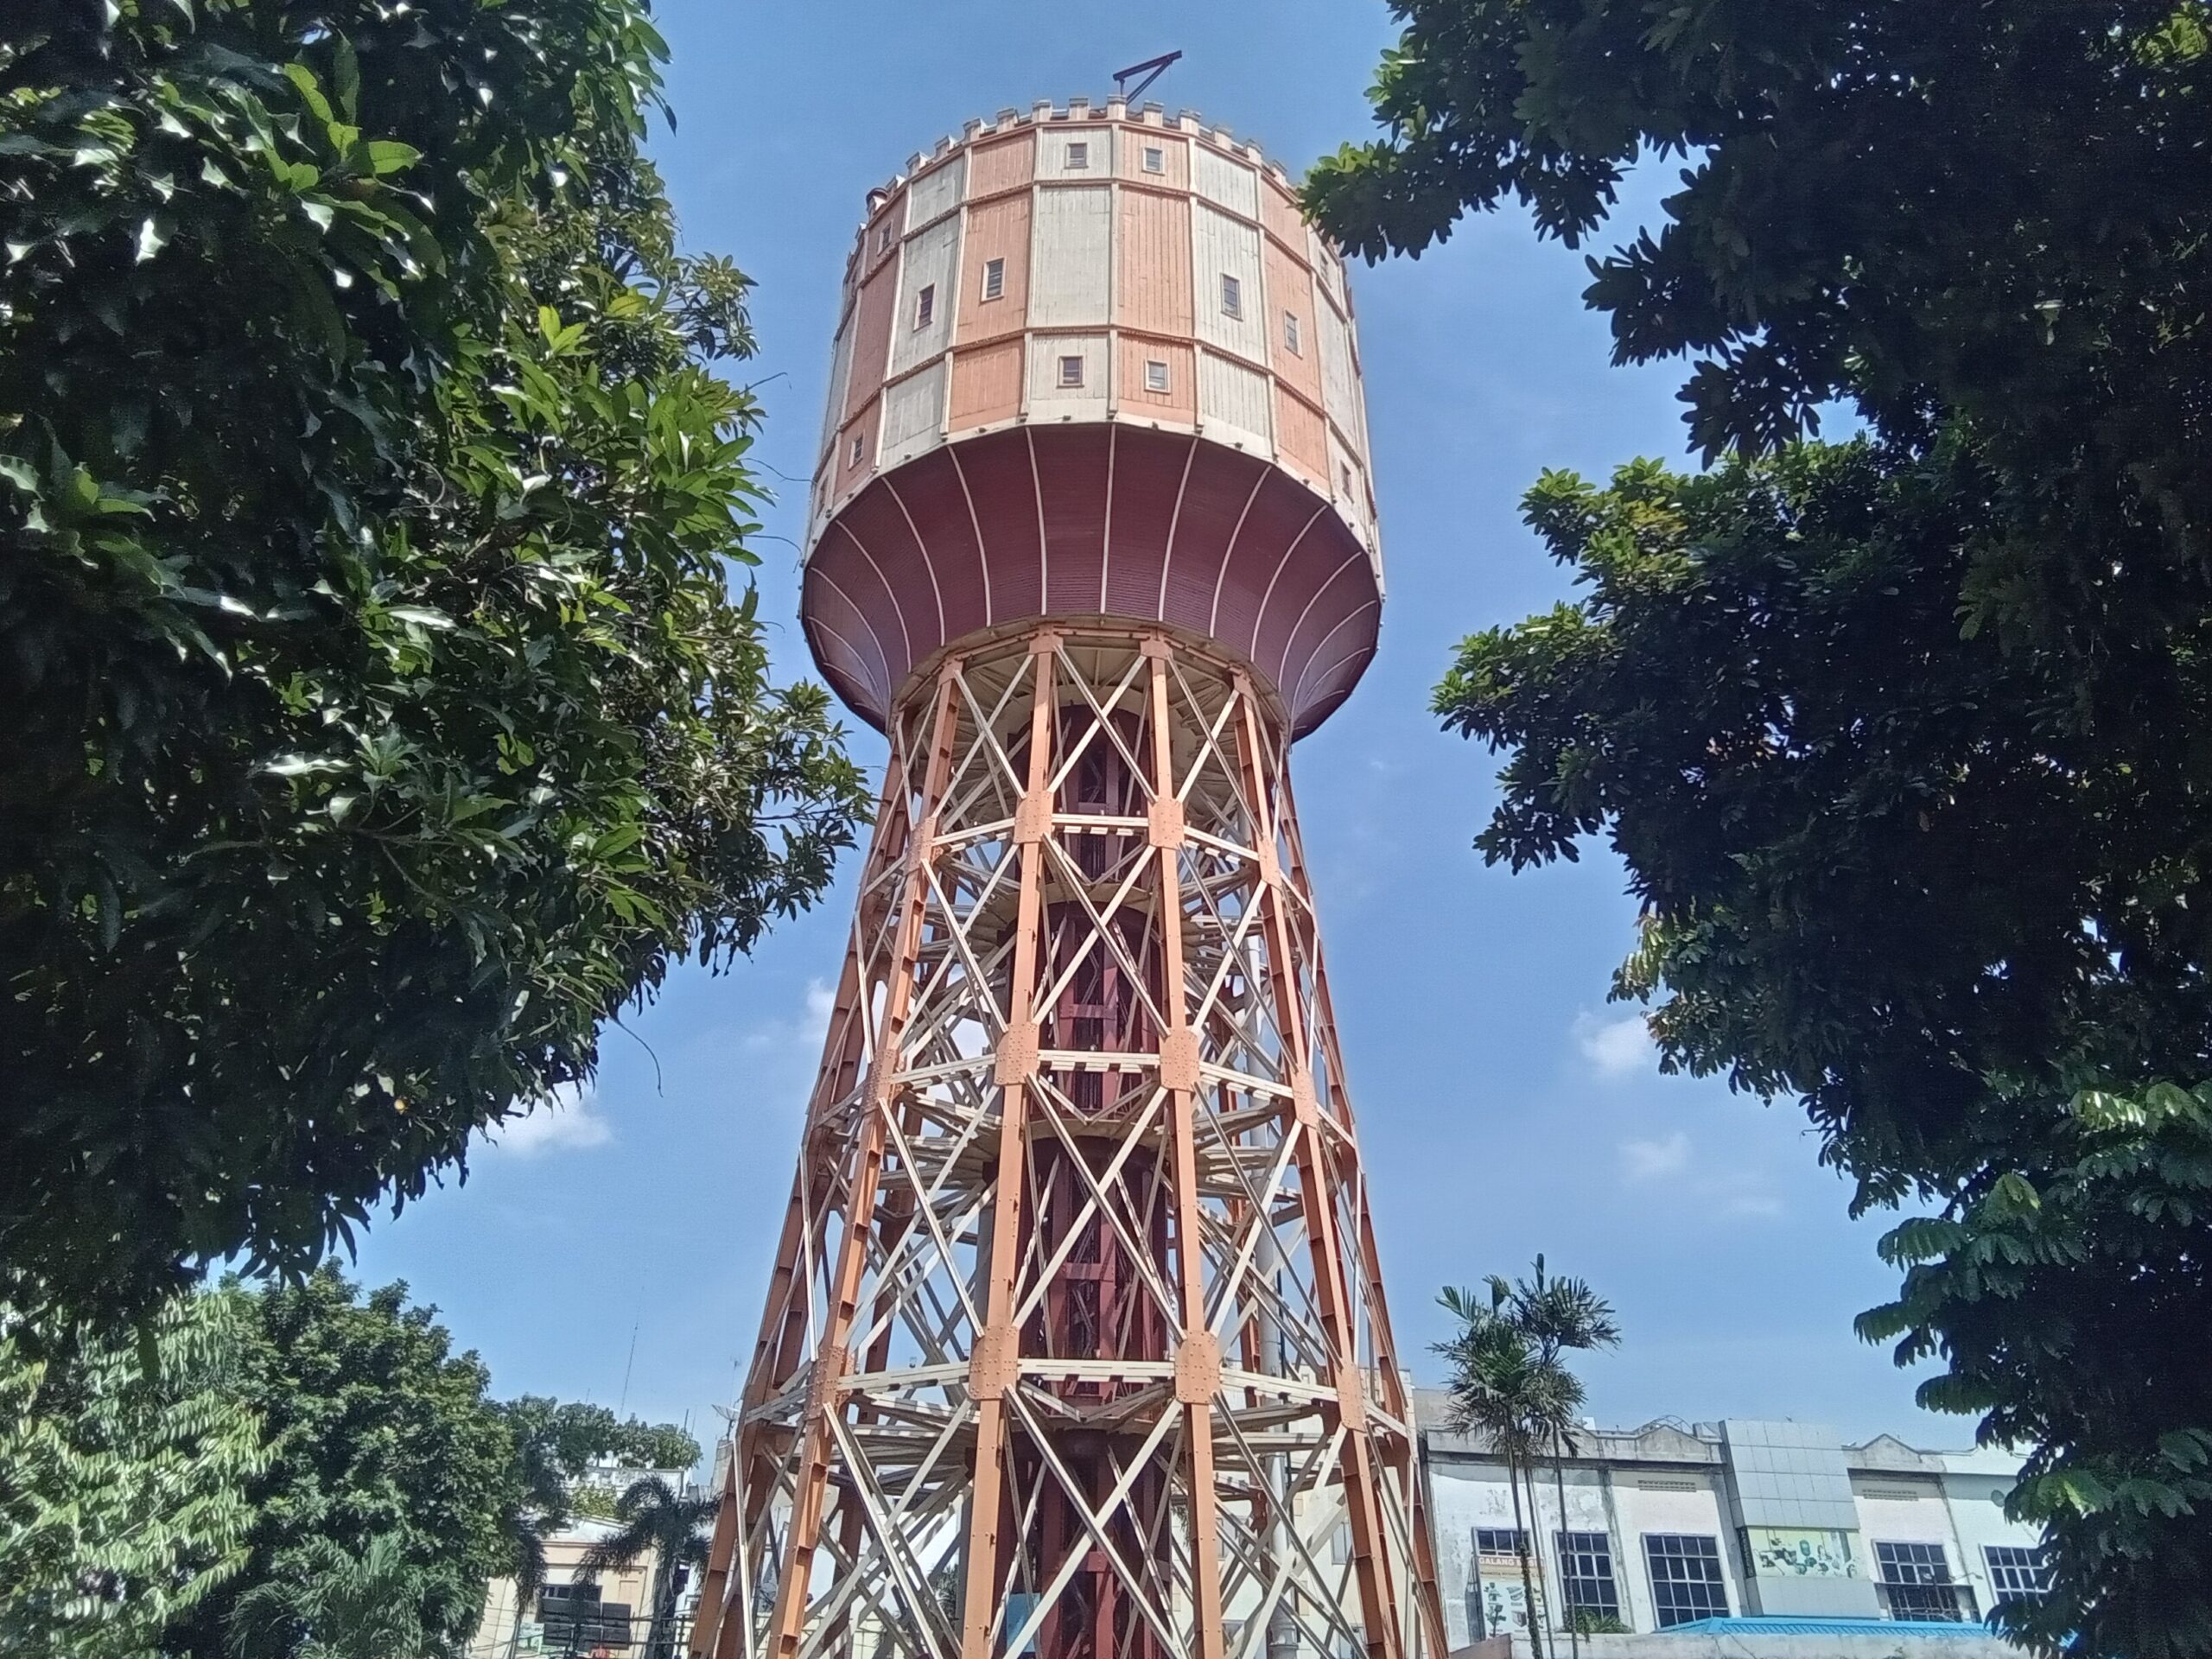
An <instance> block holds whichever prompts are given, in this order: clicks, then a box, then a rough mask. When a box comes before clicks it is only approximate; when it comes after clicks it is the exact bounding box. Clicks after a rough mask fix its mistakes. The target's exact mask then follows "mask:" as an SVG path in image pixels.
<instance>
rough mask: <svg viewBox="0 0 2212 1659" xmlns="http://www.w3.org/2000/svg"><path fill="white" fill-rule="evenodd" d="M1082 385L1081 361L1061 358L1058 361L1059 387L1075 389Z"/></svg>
mask: <svg viewBox="0 0 2212 1659" xmlns="http://www.w3.org/2000/svg"><path fill="white" fill-rule="evenodd" d="M1082 384H1083V359H1081V358H1079V357H1064V358H1062V359H1060V385H1063V386H1065V387H1075V386H1080V385H1082Z"/></svg>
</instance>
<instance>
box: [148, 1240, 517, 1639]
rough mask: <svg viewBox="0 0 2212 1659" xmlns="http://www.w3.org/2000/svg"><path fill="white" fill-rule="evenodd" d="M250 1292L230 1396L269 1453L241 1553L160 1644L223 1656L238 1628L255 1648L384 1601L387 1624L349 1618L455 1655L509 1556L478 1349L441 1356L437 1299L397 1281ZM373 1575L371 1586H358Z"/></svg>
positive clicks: (498, 1458)
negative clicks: (412, 1300) (250, 1411)
mask: <svg viewBox="0 0 2212 1659" xmlns="http://www.w3.org/2000/svg"><path fill="white" fill-rule="evenodd" d="M251 1310H252V1314H253V1319H252V1325H251V1329H250V1330H249V1332H248V1334H247V1338H246V1341H245V1345H244V1350H243V1354H242V1365H241V1382H240V1393H241V1395H243V1397H244V1398H245V1401H246V1402H248V1403H250V1404H251V1406H252V1407H253V1408H254V1409H255V1411H256V1412H257V1414H259V1416H260V1418H261V1420H262V1421H263V1423H264V1426H265V1432H266V1433H267V1435H268V1437H269V1440H270V1460H269V1463H268V1466H267V1467H266V1468H265V1469H264V1471H262V1472H261V1473H260V1474H259V1475H257V1477H256V1478H253V1479H251V1480H250V1481H249V1482H247V1484H246V1488H245V1491H246V1498H247V1501H248V1503H250V1505H251V1510H252V1515H253V1520H252V1525H251V1531H250V1533H249V1535H248V1546H249V1550H250V1554H249V1557H248V1560H247V1562H246V1564H245V1567H244V1568H243V1570H242V1571H241V1572H240V1573H238V1576H237V1577H236V1578H234V1579H232V1580H231V1581H230V1582H229V1583H228V1584H226V1585H225V1586H222V1587H221V1588H220V1589H219V1590H217V1591H215V1592H213V1593H212V1594H210V1595H208V1596H207V1597H206V1598H205V1599H202V1601H201V1602H200V1605H198V1606H197V1607H196V1608H195V1609H194V1611H193V1612H192V1614H191V1615H190V1616H189V1617H188V1618H185V1619H183V1620H181V1621H179V1622H178V1623H177V1624H174V1625H173V1626H172V1627H171V1628H170V1630H168V1633H167V1635H166V1637H165V1638H164V1642H163V1651H164V1652H165V1653H166V1654H168V1655H170V1656H173V1659H228V1656H229V1655H230V1653H231V1647H232V1634H233V1630H234V1629H242V1630H245V1632H246V1634H245V1635H242V1636H240V1637H238V1639H239V1640H240V1641H243V1642H248V1643H261V1644H262V1645H261V1646H257V1647H254V1648H252V1649H251V1652H252V1653H253V1655H254V1656H255V1659H258V1656H259V1655H260V1654H261V1653H262V1652H264V1650H266V1644H267V1643H270V1642H278V1643H281V1642H282V1641H285V1640H294V1639H305V1638H304V1637H302V1630H305V1631H307V1633H308V1634H309V1635H312V1634H313V1630H312V1628H311V1627H312V1626H313V1624H314V1621H315V1619H317V1618H320V1619H323V1620H325V1621H326V1622H327V1620H329V1619H331V1618H334V1617H336V1616H337V1613H336V1612H334V1610H338V1611H343V1610H344V1609H346V1608H354V1607H359V1606H361V1605H365V1604H366V1603H367V1602H370V1601H381V1602H385V1603H388V1604H391V1607H390V1609H389V1611H391V1614H392V1617H393V1618H395V1619H397V1620H398V1621H399V1622H398V1623H396V1624H390V1625H388V1626H387V1625H385V1624H375V1625H373V1626H371V1627H365V1628H367V1629H370V1630H372V1632H373V1631H376V1630H381V1631H384V1632H385V1635H383V1636H376V1637H374V1639H375V1640H378V1641H382V1640H385V1639H386V1638H387V1637H389V1636H390V1635H391V1632H392V1631H401V1632H402V1633H406V1632H412V1633H413V1634H411V1635H410V1636H409V1640H410V1641H416V1640H417V1638H419V1642H418V1646H419V1649H420V1650H421V1651H423V1652H426V1653H429V1654H436V1655H446V1654H450V1653H453V1652H455V1651H457V1650H458V1649H459V1648H460V1647H461V1644H463V1643H466V1642H467V1639H468V1637H470V1636H471V1635H472V1634H473V1633H474V1630H475V1628H476V1625H477V1623H478V1620H479V1618H480V1615H481V1613H482V1611H483V1605H484V1591H485V1586H486V1584H487V1583H488V1582H489V1581H490V1580H491V1579H492V1578H493V1577H494V1576H495V1575H497V1574H499V1573H503V1572H505V1571H507V1570H509V1568H510V1567H511V1566H512V1563H513V1559H514V1556H513V1548H514V1547H513V1537H512V1517H513V1516H514V1515H515V1513H516V1512H517V1510H518V1508H519V1506H520V1504H521V1503H522V1500H523V1489H522V1471H521V1465H520V1460H519V1459H518V1456H517V1452H516V1445H515V1440H514V1436H513V1433H512V1430H511V1429H510V1427H508V1424H507V1422H506V1421H505V1418H504V1417H503V1416H502V1415H501V1414H500V1412H499V1408H498V1407H497V1406H496V1405H494V1404H493V1402H491V1401H490V1400H488V1399H486V1397H485V1388H486V1382H487V1380H488V1378H487V1374H486V1371H485V1369H484V1366H483V1364H482V1363H481V1362H480V1360H478V1358H477V1357H476V1356H475V1355H474V1354H473V1353H470V1354H459V1355H456V1354H454V1352H453V1344H452V1338H450V1336H449V1335H448V1333H447V1332H446V1331H445V1330H444V1329H443V1328H442V1326H441V1325H438V1324H437V1323H436V1311H435V1309H433V1308H429V1307H410V1306H408V1304H407V1300H406V1287H405V1286H404V1285H390V1286H386V1287H384V1288H383V1289H380V1290H375V1291H372V1292H370V1293H368V1294H366V1295H365V1296H364V1295H363V1294H361V1293H360V1291H359V1288H358V1287H355V1286H353V1285H352V1284H350V1283H348V1282H347V1281H346V1280H345V1279H344V1278H343V1277H341V1276H340V1274H338V1273H337V1272H336V1271H335V1270H334V1269H332V1268H323V1269H322V1270H321V1271H319V1272H317V1273H315V1274H313V1275H311V1276H310V1277H309V1278H308V1280H307V1281H305V1282H304V1283H303V1284H302V1285H299V1286H296V1287H287V1286H276V1287H270V1288H269V1289H266V1290H264V1291H263V1292H262V1293H261V1294H258V1295H257V1296H256V1297H254V1298H252V1299H251ZM372 1584H373V1585H378V1586H382V1588H381V1589H380V1590H378V1591H377V1592H375V1593H374V1594H373V1595H372V1594H371V1593H370V1592H369V1591H368V1590H367V1589H366V1588H365V1587H364V1586H369V1585H372ZM270 1586H274V1587H270ZM346 1617H348V1618H351V1615H350V1614H348V1615H346ZM288 1621H289V1622H288ZM348 1628H349V1629H350V1628H353V1627H352V1626H351V1625H349V1626H348ZM288 1633H289V1634H288ZM318 1639H320V1638H318ZM329 1639H330V1640H332V1641H336V1640H337V1637H335V1636H333V1637H330V1638H329ZM346 1639H348V1640H351V1639H353V1638H351V1637H348V1638H346ZM361 1640H363V1641H369V1640H371V1637H370V1636H367V1635H365V1636H363V1637H361ZM278 1650H279V1651H283V1652H286V1653H287V1654H288V1655H289V1651H290V1650H289V1649H281V1647H280V1648H279V1649H278ZM347 1651H349V1650H347V1649H343V1648H334V1649H332V1654H333V1656H334V1659H337V1656H343V1655H344V1654H346V1652H347ZM378 1659H385V1656H383V1655H382V1653H381V1651H380V1650H379V1651H378ZM410 1659H411V1656H410Z"/></svg>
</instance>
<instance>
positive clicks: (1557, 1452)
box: [1506, 1255, 1621, 1659]
mask: <svg viewBox="0 0 2212 1659" xmlns="http://www.w3.org/2000/svg"><path fill="white" fill-rule="evenodd" d="M1506 1306H1507V1308H1508V1317H1509V1318H1510V1319H1512V1320H1513V1322H1514V1324H1515V1325H1517V1326H1518V1327H1519V1328H1520V1330H1521V1332H1522V1334H1523V1335H1524V1336H1526V1337H1527V1338H1529V1341H1530V1343H1532V1344H1534V1345H1535V1350H1536V1357H1537V1360H1538V1363H1541V1364H1542V1365H1545V1366H1547V1367H1549V1368H1551V1369H1553V1370H1557V1371H1558V1372H1559V1374H1560V1378H1561V1380H1562V1385H1561V1386H1559V1387H1556V1388H1554V1390H1553V1404H1554V1413H1553V1414H1552V1416H1551V1417H1550V1419H1549V1421H1547V1422H1545V1423H1543V1424H1541V1426H1540V1427H1541V1430H1542V1432H1543V1436H1544V1440H1545V1443H1546V1444H1547V1445H1548V1447H1549V1449H1550V1452H1551V1459H1552V1484H1553V1488H1554V1491H1556V1493H1557V1494H1558V1498H1559V1524H1560V1530H1561V1531H1562V1532H1564V1531H1565V1530H1566V1529H1567V1457H1566V1453H1567V1452H1571V1451H1573V1448H1574V1430H1575V1427H1576V1421H1577V1418H1578V1416H1579V1414H1580V1411H1581V1408H1582V1402H1583V1397H1584V1395H1583V1388H1582V1383H1581V1379H1580V1378H1579V1377H1577V1376H1575V1375H1574V1374H1573V1372H1571V1371H1569V1370H1567V1367H1566V1363H1565V1357H1566V1356H1567V1354H1569V1353H1586V1352H1588V1351H1591V1350H1592V1349H1597V1348H1612V1347H1617V1346H1618V1345H1619V1343H1620V1339H1621V1328H1620V1325H1619V1323H1618V1321H1617V1320H1616V1319H1614V1318H1613V1307H1612V1304H1611V1303H1610V1302H1608V1301H1607V1300H1605V1298H1604V1297H1602V1296H1600V1295H1599V1294H1598V1293H1597V1292H1596V1291H1594V1290H1592V1289H1591V1287H1589V1285H1588V1284H1587V1283H1586V1282H1585V1281H1582V1280H1580V1279H1552V1278H1548V1277H1547V1276H1546V1275H1545V1273H1544V1258H1543V1257H1542V1256H1541V1255H1539V1256H1538V1257H1537V1258H1536V1262H1535V1272H1534V1275H1533V1277H1531V1278H1529V1279H1523V1280H1522V1281H1520V1282H1519V1283H1518V1284H1516V1285H1515V1286H1514V1287H1513V1289H1512V1293H1511V1294H1510V1297H1509V1298H1508V1300H1507V1304H1506ZM1531 1503H1532V1506H1533V1498H1532V1500H1531ZM1565 1570H1566V1569H1565V1568H1564V1567H1562V1568H1561V1569H1560V1571H1561V1573H1564V1572H1565ZM1565 1595H1566V1590H1565V1586H1563V1585H1562V1586H1561V1587H1560V1598H1561V1599H1560V1610H1559V1611H1560V1618H1561V1619H1563V1620H1564V1621H1565V1622H1566V1624H1567V1645H1568V1648H1569V1649H1570V1650H1571V1651H1572V1652H1573V1654H1574V1655H1575V1656H1576V1659H1580V1655H1581V1652H1582V1632H1581V1630H1580V1626H1579V1625H1578V1624H1576V1623H1575V1618H1574V1610H1573V1608H1571V1607H1568V1606H1567V1605H1566V1600H1565Z"/></svg>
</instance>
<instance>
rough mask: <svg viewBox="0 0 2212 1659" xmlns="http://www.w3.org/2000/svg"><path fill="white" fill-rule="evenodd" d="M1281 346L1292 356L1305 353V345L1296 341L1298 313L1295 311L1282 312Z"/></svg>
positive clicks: (1299, 355) (1301, 355) (1300, 355)
mask: <svg viewBox="0 0 2212 1659" xmlns="http://www.w3.org/2000/svg"><path fill="white" fill-rule="evenodd" d="M1282 348H1283V350H1285V351H1287V352H1288V353H1290V354H1291V355H1292V356H1293V357H1303V356H1305V355H1306V349H1305V347H1304V346H1300V344H1299V343H1298V313H1296V312H1295V311H1286V312H1284V313H1283V314H1282Z"/></svg>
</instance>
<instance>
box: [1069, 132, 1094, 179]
mask: <svg viewBox="0 0 2212 1659" xmlns="http://www.w3.org/2000/svg"><path fill="white" fill-rule="evenodd" d="M1089 166H1090V145H1089V144H1087V143H1083V142H1082V141H1081V140H1077V142H1076V143H1071V144H1070V145H1069V146H1068V170H1069V171H1070V172H1071V173H1072V172H1075V171H1077V169H1079V168H1086V167H1089Z"/></svg>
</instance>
